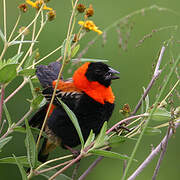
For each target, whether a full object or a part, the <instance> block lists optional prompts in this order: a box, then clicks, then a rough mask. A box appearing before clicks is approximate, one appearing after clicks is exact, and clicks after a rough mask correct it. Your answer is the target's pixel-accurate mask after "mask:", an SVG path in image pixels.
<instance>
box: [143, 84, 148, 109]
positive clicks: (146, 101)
mask: <svg viewBox="0 0 180 180" xmlns="http://www.w3.org/2000/svg"><path fill="white" fill-rule="evenodd" d="M143 90H144V92H145V90H146V89H145V88H144V87H143ZM145 103H146V112H147V111H148V109H149V96H148V94H147V96H146V97H145Z"/></svg>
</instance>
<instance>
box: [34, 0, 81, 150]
mask: <svg viewBox="0 0 180 180" xmlns="http://www.w3.org/2000/svg"><path fill="white" fill-rule="evenodd" d="M78 1H79V0H76V2H75V4H74V7H73V10H72V14H71V18H70V21H69V27H68V32H67V38H66V45H65V50H64V58H63V62H62V66H61V69H60V71H59V74H58V78H57V83H56V85H55V87H54V91H53V94H52V98H51V101H50V103H49V107H48V109H47V112H46V116H45V118H44V122H43V125H42V127H41V130H40V133H39V136H38V140H37V143H36V148H37V149H38V146H39V143H40V138H41V136H42V133H43V130H44V127H45V124H46V121H47V118H48V115H49V112H50V109H51V106H52V103H53V101H54V98H55V95H56V90H57V86H58V83H59V80H60V78H61V75H62V71H63V69H64V66H65V60H66V54H67V50H68V43H69V41H68V40H69V38H70V37H69V33H70V30H71V29H70V28H71V24H72V20H73V17H74V14H75V9H76V6H77V3H78Z"/></svg>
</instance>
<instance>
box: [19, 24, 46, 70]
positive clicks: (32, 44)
mask: <svg viewBox="0 0 180 180" xmlns="http://www.w3.org/2000/svg"><path fill="white" fill-rule="evenodd" d="M45 24H46V21H45V22H44V23H43V25H41V27H40V29H39V31H38V33H37V35H36V37H35V39H34V41H36V40H37V39H38V37H39V35H40V33H41V31H42V29H43V28H44V26H45ZM33 46H34V43H31V46H30V47H29V49H28V51H27V53H26V54H25V56H24V58H23V59H22V61H21V63H20V64H19V66H18V67H17V71H18V70H19V69H20V67H21V66H22V65H23V63H24V62H25V60H26V58H27V56H28V55H29V53H30V52H31V50H32V48H33Z"/></svg>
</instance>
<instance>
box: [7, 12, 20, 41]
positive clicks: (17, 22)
mask: <svg viewBox="0 0 180 180" xmlns="http://www.w3.org/2000/svg"><path fill="white" fill-rule="evenodd" d="M20 18H21V13H20V14H19V16H18V18H17V21H16V23H15V25H14V28H13V30H12V31H11V34H10V36H9V39H8V42H10V40H11V38H12V36H13V34H14V32H15V30H16V27H17V25H18V24H19V21H20Z"/></svg>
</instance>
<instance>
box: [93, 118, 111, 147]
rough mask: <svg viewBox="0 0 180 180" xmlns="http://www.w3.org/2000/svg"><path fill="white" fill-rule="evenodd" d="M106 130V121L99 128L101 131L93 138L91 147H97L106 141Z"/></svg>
mask: <svg viewBox="0 0 180 180" xmlns="http://www.w3.org/2000/svg"><path fill="white" fill-rule="evenodd" d="M106 131H107V121H105V122H104V124H103V127H102V128H101V131H100V133H99V135H98V137H97V139H96V140H95V143H94V146H93V148H99V147H101V146H103V145H104V144H105V142H106V141H107V138H108V136H107V135H106Z"/></svg>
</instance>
